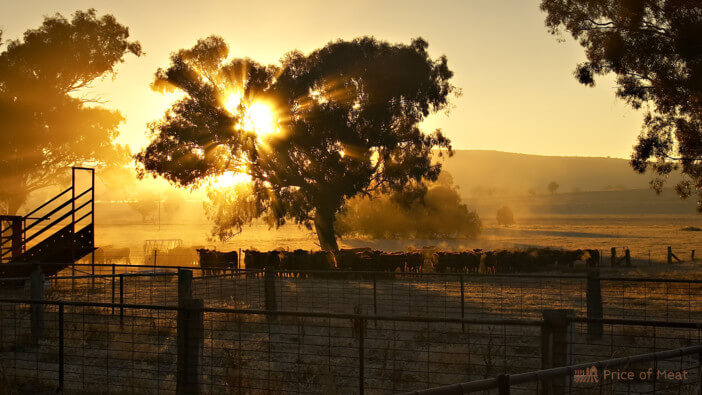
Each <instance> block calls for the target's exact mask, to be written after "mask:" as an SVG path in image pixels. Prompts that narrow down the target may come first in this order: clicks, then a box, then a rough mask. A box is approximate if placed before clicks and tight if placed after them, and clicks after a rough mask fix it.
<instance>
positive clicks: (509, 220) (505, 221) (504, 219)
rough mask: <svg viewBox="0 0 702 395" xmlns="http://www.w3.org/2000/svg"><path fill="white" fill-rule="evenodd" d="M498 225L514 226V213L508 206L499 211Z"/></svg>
mask: <svg viewBox="0 0 702 395" xmlns="http://www.w3.org/2000/svg"><path fill="white" fill-rule="evenodd" d="M497 223H498V224H499V225H502V226H509V225H514V223H515V222H514V213H513V212H512V209H511V208H509V207H508V206H502V207H500V209H499V210H497Z"/></svg>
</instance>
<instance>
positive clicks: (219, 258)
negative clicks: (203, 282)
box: [197, 248, 239, 275]
mask: <svg viewBox="0 0 702 395" xmlns="http://www.w3.org/2000/svg"><path fill="white" fill-rule="evenodd" d="M197 253H198V255H199V256H200V267H201V268H202V272H203V274H204V275H208V274H214V275H217V274H219V273H220V272H224V271H226V270H227V269H229V270H231V269H238V268H239V266H238V259H237V258H238V256H237V253H236V251H231V252H220V251H215V250H208V249H205V248H198V249H197Z"/></svg>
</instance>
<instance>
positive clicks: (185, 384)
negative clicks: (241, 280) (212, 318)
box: [176, 299, 205, 395]
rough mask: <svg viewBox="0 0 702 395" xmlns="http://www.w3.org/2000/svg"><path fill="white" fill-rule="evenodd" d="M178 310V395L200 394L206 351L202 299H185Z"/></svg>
mask: <svg viewBox="0 0 702 395" xmlns="http://www.w3.org/2000/svg"><path fill="white" fill-rule="evenodd" d="M180 302H181V303H182V304H181V305H180V306H179V308H178V329H177V330H178V333H177V351H178V356H177V377H176V393H177V394H188V395H190V394H199V393H200V390H201V388H200V376H201V369H202V366H201V364H200V358H201V356H202V354H203V350H204V325H203V315H204V314H203V308H204V306H205V305H204V302H203V300H202V299H184V300H182V301H180Z"/></svg>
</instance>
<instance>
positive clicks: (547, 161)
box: [444, 150, 679, 194]
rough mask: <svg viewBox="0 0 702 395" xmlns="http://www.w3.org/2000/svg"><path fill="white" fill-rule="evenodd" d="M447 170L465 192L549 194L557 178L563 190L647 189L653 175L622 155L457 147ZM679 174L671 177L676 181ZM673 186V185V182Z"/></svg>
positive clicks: (447, 161) (446, 165) (446, 167)
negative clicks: (567, 154)
mask: <svg viewBox="0 0 702 395" xmlns="http://www.w3.org/2000/svg"><path fill="white" fill-rule="evenodd" d="M444 169H446V170H447V171H448V172H449V173H451V175H453V178H454V181H455V183H456V184H457V185H459V186H461V189H462V190H463V193H464V194H466V193H468V192H471V191H473V192H485V191H489V190H490V189H495V190H497V191H501V192H502V193H505V192H507V193H511V194H526V193H527V191H529V189H533V190H534V191H535V192H537V193H546V192H547V190H546V186H547V185H548V184H549V183H550V182H551V181H555V182H557V183H558V184H560V188H559V192H572V191H603V190H617V189H618V190H626V189H646V188H648V187H649V180H650V176H649V175H648V174H638V173H636V172H634V170H633V169H632V168H631V166H630V165H629V161H628V160H626V159H619V158H589V157H562V156H539V155H527V154H515V153H510V152H500V151H477V150H456V153H455V155H454V156H453V157H451V158H448V159H446V162H445V166H444ZM678 178H679V176H677V175H675V176H672V177H671V181H673V182H675V181H676V180H677V179H678ZM671 186H672V184H671Z"/></svg>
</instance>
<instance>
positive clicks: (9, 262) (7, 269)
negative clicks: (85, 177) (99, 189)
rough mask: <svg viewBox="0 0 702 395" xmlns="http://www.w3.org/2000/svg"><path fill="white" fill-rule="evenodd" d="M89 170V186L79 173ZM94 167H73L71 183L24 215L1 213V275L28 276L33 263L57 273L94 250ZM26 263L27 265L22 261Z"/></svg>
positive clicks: (45, 271) (47, 272) (46, 272)
mask: <svg viewBox="0 0 702 395" xmlns="http://www.w3.org/2000/svg"><path fill="white" fill-rule="evenodd" d="M81 172H82V173H84V172H88V173H90V179H89V186H85V187H79V186H78V184H77V181H81V180H78V179H77V178H76V176H77V175H78V174H79V173H81ZM94 213H95V169H90V168H85V167H73V168H72V169H71V186H70V187H69V188H68V189H66V190H65V191H63V192H61V193H59V194H58V195H56V196H54V197H53V198H52V199H51V200H49V201H47V202H46V203H44V204H42V205H41V206H39V207H37V208H35V209H34V210H32V211H30V212H29V214H27V215H25V216H16V215H3V216H0V235H1V236H0V277H25V276H28V275H29V274H30V273H31V271H32V270H33V267H34V265H26V263H43V264H44V265H41V268H42V271H43V272H44V274H46V275H54V274H56V273H58V272H59V271H60V270H62V269H64V268H65V267H67V266H69V265H70V264H72V263H74V262H76V261H77V260H79V259H81V258H83V257H84V256H86V255H88V254H90V253H92V252H94V251H95V232H94V224H95V215H94ZM23 263H24V264H23Z"/></svg>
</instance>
